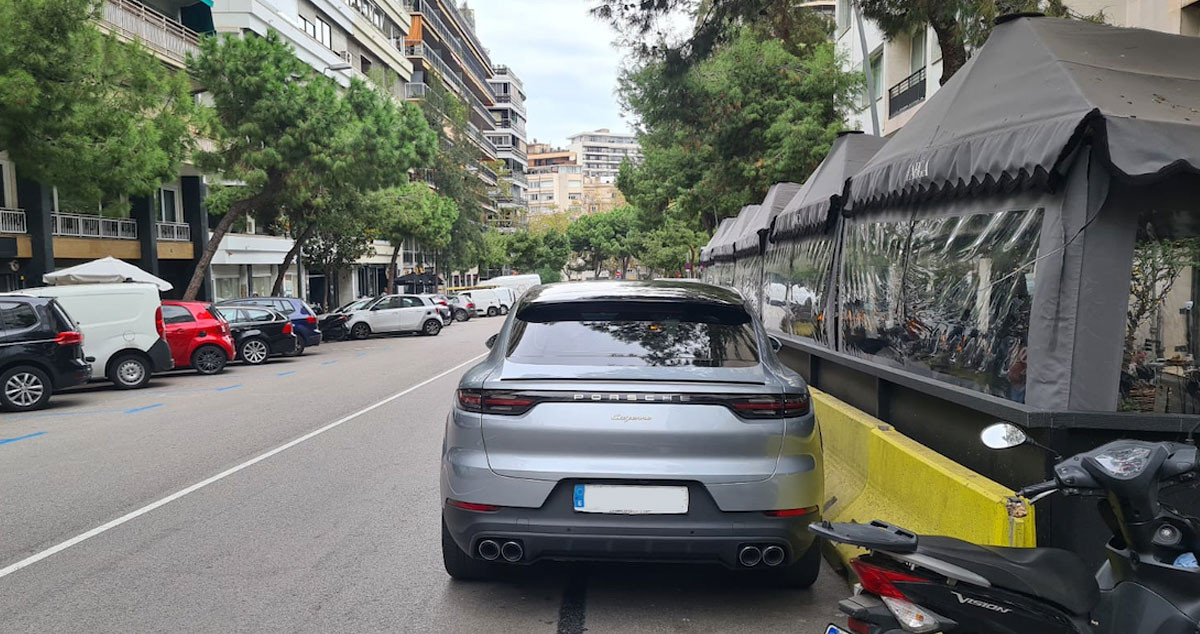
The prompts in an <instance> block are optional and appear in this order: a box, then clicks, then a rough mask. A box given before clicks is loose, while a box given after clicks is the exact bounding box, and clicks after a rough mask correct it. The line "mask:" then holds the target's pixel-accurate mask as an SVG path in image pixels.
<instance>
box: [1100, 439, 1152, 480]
mask: <svg viewBox="0 0 1200 634" xmlns="http://www.w3.org/2000/svg"><path fill="white" fill-rule="evenodd" d="M1151 454H1152V452H1151V451H1150V449H1148V448H1146V447H1129V448H1127V449H1113V450H1111V451H1106V452H1104V453H1102V454H1099V455H1097V456H1096V457H1095V460H1096V464H1098V465H1100V468H1101V469H1104V470H1105V471H1107V472H1108V473H1109V474H1110V475H1112V476H1115V477H1117V478H1121V479H1125V480H1128V479H1130V478H1136V477H1137V476H1138V474H1140V473H1141V472H1143V471H1145V470H1146V467H1147V466H1148V465H1149V464H1150V456H1151Z"/></svg>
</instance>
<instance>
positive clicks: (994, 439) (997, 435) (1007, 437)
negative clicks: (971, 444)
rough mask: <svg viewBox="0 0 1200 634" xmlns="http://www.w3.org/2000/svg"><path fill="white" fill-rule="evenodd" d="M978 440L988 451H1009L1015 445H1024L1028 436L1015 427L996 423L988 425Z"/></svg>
mask: <svg viewBox="0 0 1200 634" xmlns="http://www.w3.org/2000/svg"><path fill="white" fill-rule="evenodd" d="M979 438H980V439H982V440H983V444H984V445H987V447H988V449H1009V448H1012V447H1016V446H1017V445H1023V444H1025V441H1026V440H1029V436H1026V435H1025V432H1024V431H1023V430H1022V429H1021V428H1020V427H1017V426H1016V425H1012V424H1010V423H996V424H995V425H989V426H988V427H987V428H985V429H984V430H983V433H981V434H979Z"/></svg>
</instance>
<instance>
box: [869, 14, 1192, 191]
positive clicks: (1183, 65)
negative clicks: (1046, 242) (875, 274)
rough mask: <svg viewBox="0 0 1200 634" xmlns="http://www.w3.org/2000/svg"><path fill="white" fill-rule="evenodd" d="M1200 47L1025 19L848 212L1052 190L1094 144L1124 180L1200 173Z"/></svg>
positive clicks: (888, 155)
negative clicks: (1076, 156) (1075, 154)
mask: <svg viewBox="0 0 1200 634" xmlns="http://www.w3.org/2000/svg"><path fill="white" fill-rule="evenodd" d="M1197 59H1200V39H1198V38H1194V37H1184V36H1179V35H1169V34H1164V33H1158V32H1155V31H1148V30H1142V29H1125V28H1117V27H1111V26H1105V25H1100V24H1093V23H1090V22H1084V21H1078V20H1060V19H1053V18H1044V17H1028V16H1015V17H1012V18H1010V19H1006V20H1003V21H1001V23H1000V24H998V25H997V26H996V28H995V30H994V31H993V32H992V35H991V37H990V38H988V41H987V43H986V44H984V46H983V48H982V49H980V51H979V52H978V53H977V54H976V55H975V56H974V57H973V58H972V59H971V60H970V61H969V62H967V64H966V65H965V66H964V67H963V68H962V69H961V70H959V71H958V73H956V74H955V75H954V77H953V78H952V79H951V80H950V81H949V82H948V83H947V84H946V85H945V86H943V87H942V88H941V90H939V91H938V92H937V93H936V94H934V95H933V96H932V97H931V98H930V99H929V101H928V102H927V103H926V104H925V106H923V107H922V108H921V110H920V111H919V112H918V113H917V114H916V116H914V117H913V119H912V120H911V121H910V122H909V123H908V124H907V125H905V126H904V127H903V128H902V129H901V130H900V131H898V132H897V133H896V134H895V136H894V137H892V138H891V140H890V141H889V142H888V144H887V147H885V148H883V149H882V150H881V151H879V152H878V153H877V154H876V155H875V156H874V158H872V159H871V160H870V162H868V163H867V165H866V166H865V167H864V168H863V169H862V171H861V173H860V174H859V175H858V177H856V178H855V179H854V180H853V182H852V183H851V185H850V196H849V201H848V204H847V205H846V207H847V208H848V209H851V210H858V209H862V208H867V207H871V206H879V205H885V204H886V205H891V204H902V203H907V202H913V201H918V200H926V199H932V198H942V197H955V196H964V195H976V194H978V193H982V192H987V191H1012V190H1017V189H1031V188H1046V187H1048V186H1050V185H1052V184H1053V183H1055V182H1057V180H1058V179H1059V178H1061V177H1062V173H1063V172H1064V171H1065V169H1066V166H1067V165H1068V164H1069V162H1068V159H1069V158H1070V156H1071V153H1072V151H1073V150H1074V149H1075V148H1077V147H1079V146H1080V144H1081V143H1082V142H1083V141H1084V140H1085V139H1087V140H1089V141H1090V143H1091V144H1092V145H1093V146H1094V147H1095V148H1096V150H1097V153H1098V155H1099V157H1100V159H1101V160H1102V161H1103V162H1104V163H1105V164H1106V165H1107V166H1108V167H1109V168H1110V170H1111V171H1113V172H1114V173H1115V174H1116V175H1118V176H1123V177H1125V178H1126V179H1128V180H1131V181H1134V182H1142V183H1146V182H1153V181H1155V180H1157V179H1159V178H1165V177H1167V176H1170V175H1173V174H1175V173H1177V172H1181V171H1190V172H1200V64H1197V63H1196V60H1197Z"/></svg>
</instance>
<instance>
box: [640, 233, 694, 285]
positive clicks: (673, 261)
mask: <svg viewBox="0 0 1200 634" xmlns="http://www.w3.org/2000/svg"><path fill="white" fill-rule="evenodd" d="M707 241H708V236H707V234H704V233H702V232H699V231H695V230H693V229H690V228H688V227H687V226H685V225H683V224H682V223H679V222H677V221H668V222H667V223H666V224H665V225H663V226H662V227H657V228H655V229H653V230H651V231H647V232H643V233H640V234H638V235H637V250H636V253H635V256H636V257H637V259H638V261H639V262H640V263H641V264H642V266H645V267H646V268H648V269H650V270H651V271H652V272H654V273H656V274H660V275H662V276H665V277H673V276H676V275H678V276H683V275H685V274H686V273H687V265H688V264H692V265H695V261H696V257H697V255H698V254H699V251H700V247H701V246H702V245H704V244H705V243H706V242H707Z"/></svg>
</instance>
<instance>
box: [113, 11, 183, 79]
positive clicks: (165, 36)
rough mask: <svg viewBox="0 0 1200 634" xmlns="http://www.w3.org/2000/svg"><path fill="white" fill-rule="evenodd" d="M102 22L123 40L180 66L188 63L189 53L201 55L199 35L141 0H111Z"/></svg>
mask: <svg viewBox="0 0 1200 634" xmlns="http://www.w3.org/2000/svg"><path fill="white" fill-rule="evenodd" d="M100 22H101V24H103V25H104V26H105V27H107V28H109V29H111V30H112V31H113V32H114V33H116V34H117V35H119V36H121V37H124V38H126V39H129V40H138V41H140V42H141V43H142V44H143V45H144V46H145V47H146V48H147V49H149V50H150V52H152V53H154V54H156V55H159V56H160V57H162V58H164V59H166V60H168V61H170V62H173V63H175V64H177V65H179V66H180V67H182V66H184V65H186V64H187V56H188V54H189V53H191V54H192V55H199V54H200V35H199V34H198V33H196V32H195V31H193V30H191V29H189V28H187V27H186V26H184V25H182V24H180V23H179V22H177V21H175V20H173V19H171V18H168V17H167V16H165V15H163V14H161V13H159V12H158V11H155V10H154V9H151V8H150V7H148V6H146V5H144V4H142V3H140V2H137V0H108V1H107V2H105V3H104V9H103V11H102V12H101V14H100Z"/></svg>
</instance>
